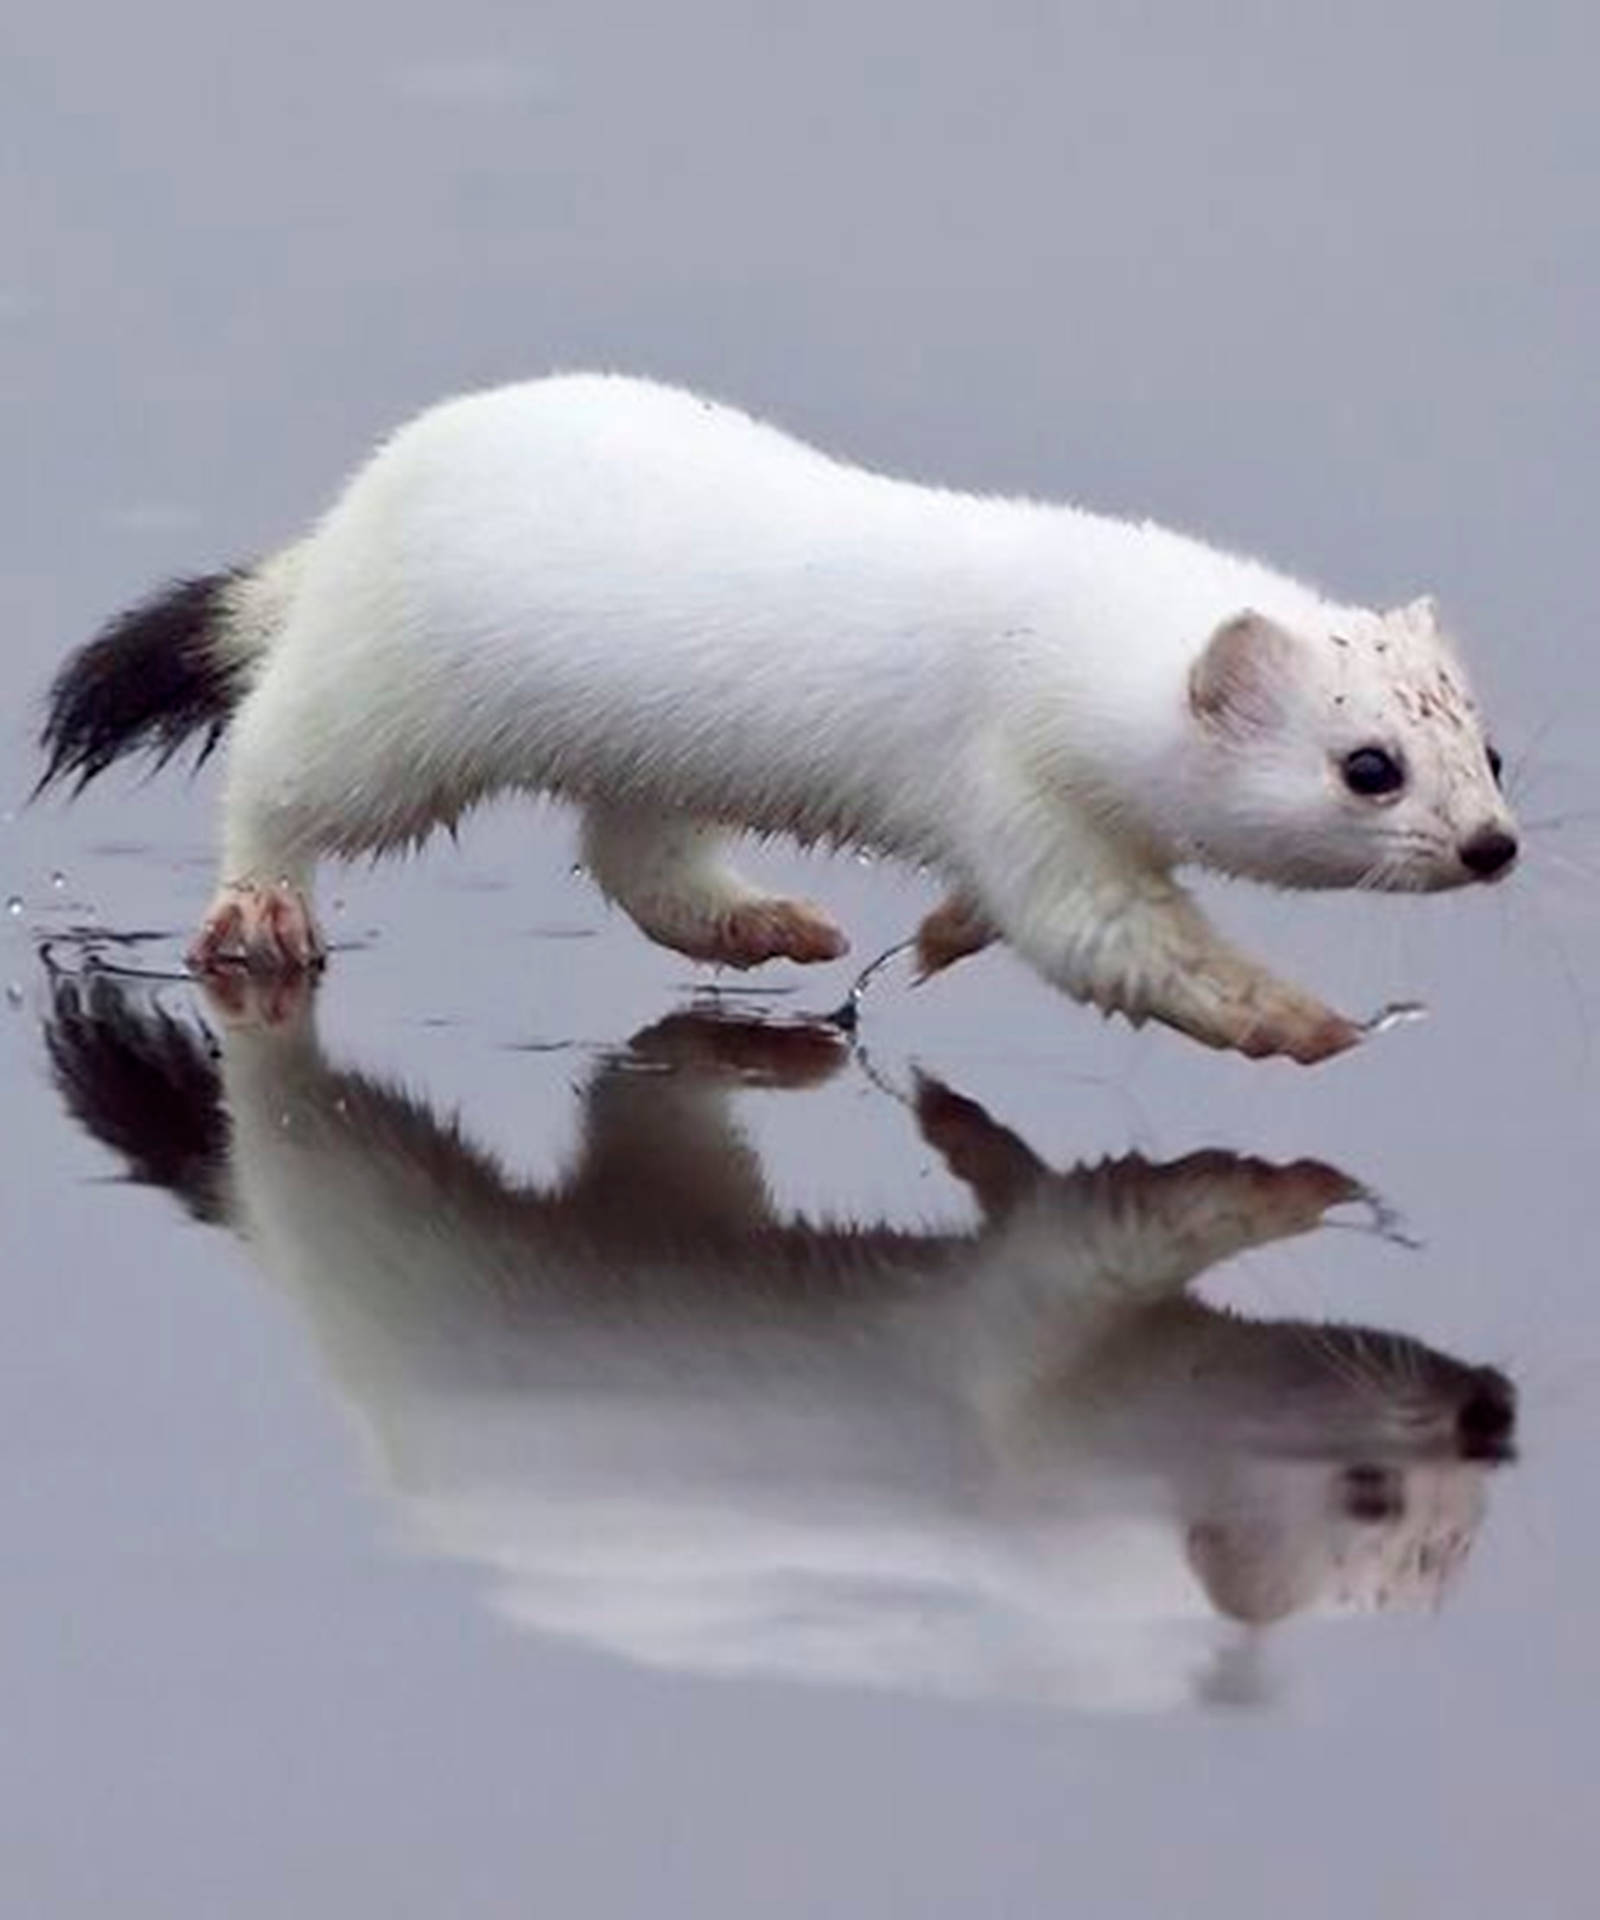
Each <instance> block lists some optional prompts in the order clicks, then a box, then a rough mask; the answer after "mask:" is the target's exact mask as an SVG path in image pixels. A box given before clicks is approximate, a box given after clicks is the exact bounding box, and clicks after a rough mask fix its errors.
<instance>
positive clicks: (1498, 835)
mask: <svg viewBox="0 0 1600 1920" xmlns="http://www.w3.org/2000/svg"><path fill="white" fill-rule="evenodd" d="M1458 851H1459V853H1460V855H1461V864H1462V866H1464V867H1465V868H1466V870H1467V871H1468V873H1475V874H1476V875H1477V876H1478V878H1479V879H1480V880H1492V879H1493V878H1494V877H1495V875H1496V874H1497V873H1504V872H1505V870H1506V868H1507V867H1509V866H1510V865H1511V863H1512V861H1513V860H1515V859H1516V857H1517V843H1516V840H1515V839H1514V838H1513V836H1512V835H1511V834H1509V833H1502V832H1501V831H1500V829H1499V828H1498V827H1485V828H1484V829H1483V831H1482V832H1481V833H1475V834H1474V835H1473V836H1472V838H1471V839H1470V840H1463V841H1462V843H1461V845H1460V847H1459V849H1458Z"/></svg>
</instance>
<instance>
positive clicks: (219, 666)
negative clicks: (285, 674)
mask: <svg viewBox="0 0 1600 1920" xmlns="http://www.w3.org/2000/svg"><path fill="white" fill-rule="evenodd" d="M239 578H240V575H239V574H238V573H237V572H226V573H208V574H203V575H201V576H200V577H199V578H198V579H194V580H180V581H178V582H176V583H175V584H173V585H171V586H167V587H163V588H162V589H161V590H160V591H159V592H158V593H154V594H152V595H151V596H150V598H149V599H147V600H141V601H140V602H139V604H138V605H137V606H135V607H130V608H129V609H128V611H127V612H126V613H120V614H118V615H117V617H116V619H114V620H112V621H110V622H108V623H107V625H106V626H104V627H103V628H102V629H101V630H100V632H99V633H98V634H97V635H96V636H95V638H94V639H93V640H91V641H90V642H89V644H88V645H87V646H85V647H81V648H79V650H78V651H77V652H76V653H75V654H73V655H72V657H71V658H70V659H69V660H68V661H67V663H66V665H65V666H64V667H62V669H61V671H60V672H59V673H58V674H57V675H56V677H55V680H54V682H53V683H52V685H51V688H50V692H49V694H48V696H47V701H46V713H45V723H44V727H43V730H42V732H41V734H40V745H41V746H42V747H43V748H44V750H45V752H46V753H47V754H48V755H49V763H48V765H47V766H46V767H45V770H44V774H43V776H42V778H41V779H40V781H39V785H38V787H37V788H36V789H35V791H36V792H40V793H42V792H43V791H44V789H45V788H46V787H48V786H50V785H51V784H52V783H53V782H54V781H57V780H61V779H66V778H71V779H72V780H73V783H74V784H73V791H74V792H75V793H76V792H81V791H82V789H83V788H84V787H86V786H87V785H88V784H89V782H90V781H91V780H93V779H94V777H95V776H96V774H100V773H104V771H105V770H106V768H107V767H109V766H110V765H111V763H112V761H113V760H119V759H121V758H122V756H123V755H124V754H129V753H138V752H149V753H153V754H155V756H156V764H157V765H158V766H163V765H165V763H166V762H167V761H168V760H170V759H171V758H172V756H173V755H174V754H175V753H176V752H177V751H178V749H179V748H180V747H181V746H182V745H183V743H184V742H185V741H186V740H187V739H189V738H190V736H191V735H193V734H197V733H198V734H200V735H201V736H202V737H201V741H200V752H199V759H200V760H204V759H205V757H206V756H207V754H209V753H210V752H211V750H212V748H213V747H215V746H216V744H217V742H218V740H220V739H221V738H222V734H223V730H224V728H225V727H226V726H227V724H228V720H229V718H230V717H231V715H232V713H233V710H234V708H235V707H236V706H237V705H238V703H239V701H240V699H241V697H242V696H243V694H244V690H245V683H244V672H245V669H244V667H243V664H242V663H237V662H235V663H230V662H229V661H227V660H226V659H225V658H224V656H223V654H222V652H221V650H220V649H219V648H218V647H217V645H216V639H217V630H218V623H219V621H220V619H221V616H222V612H223V596H224V593H225V591H226V589H227V588H228V587H230V586H231V585H232V584H233V583H234V582H235V581H236V580H238V579H239ZM196 764H198V761H197V763H196Z"/></svg>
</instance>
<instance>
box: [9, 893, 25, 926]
mask: <svg viewBox="0 0 1600 1920" xmlns="http://www.w3.org/2000/svg"><path fill="white" fill-rule="evenodd" d="M6 912H7V913H9V914H10V915H11V917H12V919H13V920H20V919H21V918H22V895H21V894H20V893H14V894H12V896H11V898H10V899H9V900H7V902H6Z"/></svg>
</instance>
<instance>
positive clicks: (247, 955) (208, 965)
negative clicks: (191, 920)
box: [187, 880, 327, 974]
mask: <svg viewBox="0 0 1600 1920" xmlns="http://www.w3.org/2000/svg"><path fill="white" fill-rule="evenodd" d="M326 952H327V949H326V947H325V946H324V945H323V940H322V935H321V933H320V932H319V931H318V930H317V923H316V921H315V920H314V919H313V917H312V913H311V906H310V902H309V901H308V900H307V899H306V897H305V895H304V894H303V893H302V892H301V891H300V889H299V888H298V887H295V886H291V885H290V884H289V882H288V881H287V880H279V881H275V882H273V883H272V884H270V885H265V886H263V885H259V884H257V883H256V882H255V881H252V880H230V881H229V882H228V883H227V885H226V886H224V887H222V888H220V889H219V891H218V893H217V896H216V898H215V899H214V900H213V901H212V903H211V906H210V908H209V909H208V911H207V913H206V917H205V919H204V920H203V921H202V922H201V923H200V931H199V932H198V933H197V934H196V935H195V937H194V941H193V943H192V944H191V946H190V948H189V952H188V956H187V958H188V961H189V965H190V966H191V967H193V969H194V970H195V972H196V973H210V972H213V971H214V970H215V969H217V968H219V967H230V966H242V967H245V968H247V969H248V970H249V971H250V972H252V973H261V974H294V973H306V972H310V971H314V970H315V969H316V968H318V967H320V966H321V965H322V962H323V959H324V957H325V956H326Z"/></svg>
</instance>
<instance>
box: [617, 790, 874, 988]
mask: <svg viewBox="0 0 1600 1920" xmlns="http://www.w3.org/2000/svg"><path fill="white" fill-rule="evenodd" d="M726 837H727V836H726V835H725V834H724V833H723V831H722V830H721V829H720V828H718V827H715V826H711V825H708V824H707V823H705V822H703V821H699V820H693V819H690V818H688V817H687V816H685V815H682V814H671V813H658V812H655V811H653V810H649V811H647V810H644V809H637V810H636V809H633V808H628V807H614V806H606V805H603V804H598V803H597V804H593V805H591V806H589V807H588V808H587V810H586V811H585V813H584V820H583V858H584V862H585V864H586V865H587V867H588V868H589V871H590V872H591V873H592V874H593V876H594V878H595V880H596V882H597V883H598V885H599V887H600V889H601V891H602V892H603V893H605V894H606V895H607V897H608V898H610V899H612V900H614V901H615V902H616V903H617V905H618V906H619V907H621V908H622V910H623V911H624V913H626V914H627V915H628V916H629V917H630V919H632V920H633V922H634V924H635V925H636V926H637V927H638V928H639V930H640V932H642V933H645V934H647V935H648V936H649V937H650V939H652V940H655V941H657V942H659V944H660V945H662V946H664V947H671V948H673V949H674V950H675V951H676V952H678V953H685V954H687V955H688V956H689V958H690V959H691V960H706V961H711V962H713V963H714V964H716V965H718V966H724V967H758V966H760V965H761V963H762V962H763V961H764V960H780V959H781V960H800V961H813V960H836V959H837V958H838V957H839V955H840V954H842V953H844V952H846V951H848V948H849V944H850V943H849V942H848V941H847V940H846V939H845V937H844V934H843V933H842V932H841V931H840V929H839V928H838V927H837V926H836V925H835V924H834V922H833V921H832V920H831V919H829V917H828V915H827V914H825V913H824V912H823V911H822V909H821V908H820V907H815V906H812V905H811V903H810V902H809V901H806V900H784V899H780V898H778V897H777V896H775V895H772V894H765V893H759V892H757V891H756V889H755V888H754V887H751V886H749V885H748V884H747V883H746V882H745V881H743V880H741V879H740V878H739V876H738V875H737V874H736V873H734V872H732V871H731V870H730V869H729V868H728V867H726V866H724V865H723V864H722V861H721V859H720V857H719V856H720V854H721V851H722V847H723V845H724V842H725V840H726Z"/></svg>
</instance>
